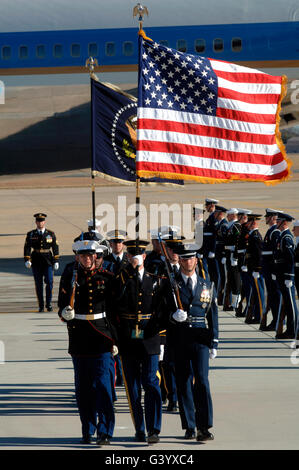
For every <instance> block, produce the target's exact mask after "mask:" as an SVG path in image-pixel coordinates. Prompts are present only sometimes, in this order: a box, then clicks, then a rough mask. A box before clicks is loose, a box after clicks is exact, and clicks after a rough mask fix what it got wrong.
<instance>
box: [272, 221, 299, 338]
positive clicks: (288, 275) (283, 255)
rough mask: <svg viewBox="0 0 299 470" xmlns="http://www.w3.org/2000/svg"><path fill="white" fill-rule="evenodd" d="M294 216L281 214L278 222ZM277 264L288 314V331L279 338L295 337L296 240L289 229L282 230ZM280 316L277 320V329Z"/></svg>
mask: <svg viewBox="0 0 299 470" xmlns="http://www.w3.org/2000/svg"><path fill="white" fill-rule="evenodd" d="M293 219H294V218H293V217H292V216H290V215H289V214H282V213H281V214H279V215H278V218H277V222H278V224H279V222H280V221H284V220H286V221H287V222H290V221H291V220H293ZM274 263H275V266H276V273H275V274H276V279H277V282H278V285H279V289H280V291H281V294H282V298H283V306H284V313H285V315H286V321H287V325H286V331H285V332H283V333H277V334H276V338H277V339H292V338H293V339H295V337H296V333H297V330H298V309H297V305H296V298H295V242H294V238H293V235H292V233H291V231H290V230H289V229H285V230H283V231H282V232H281V235H280V237H279V239H278V243H277V247H276V250H275V252H274ZM279 321H280V317H279V318H278V321H277V329H278V324H279Z"/></svg>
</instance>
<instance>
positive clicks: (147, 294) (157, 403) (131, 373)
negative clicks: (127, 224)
mask: <svg viewBox="0 0 299 470" xmlns="http://www.w3.org/2000/svg"><path fill="white" fill-rule="evenodd" d="M147 243H148V242H145V241H141V240H139V242H138V248H136V241H135V240H132V241H127V242H125V244H126V245H127V250H128V252H129V253H131V254H132V255H133V256H135V255H136V253H138V254H140V253H144V252H145V247H146V245H147ZM139 275H141V276H142V279H140V278H139ZM157 288H158V283H157V277H156V276H154V275H152V274H150V273H148V272H147V271H146V270H145V269H143V270H137V271H136V269H135V268H133V266H132V265H131V264H130V265H129V266H128V267H127V268H125V269H123V270H122V271H121V272H120V273H119V275H118V276H117V278H116V280H115V282H114V286H113V295H112V297H113V299H114V305H113V313H114V325H115V328H116V330H117V335H118V349H119V354H120V356H121V361H122V366H123V377H124V381H125V387H126V392H127V396H128V402H129V406H130V410H131V416H132V419H133V424H134V427H135V433H136V434H135V438H136V440H137V441H145V429H146V430H147V432H148V440H149V442H150V443H155V442H158V440H159V438H158V435H159V433H160V429H161V417H162V399H161V390H160V384H159V379H158V375H157V372H158V368H159V353H160V336H159V331H160V329H159V321H158V319H157V316H156V313H155V304H154V302H155V294H156V289H157ZM141 386H142V387H143V390H144V413H143V407H142V402H141V394H142V393H141V391H142V389H141ZM144 418H145V419H144Z"/></svg>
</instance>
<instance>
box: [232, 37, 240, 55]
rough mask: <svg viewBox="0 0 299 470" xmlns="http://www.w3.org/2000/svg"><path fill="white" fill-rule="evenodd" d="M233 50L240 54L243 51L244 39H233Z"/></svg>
mask: <svg viewBox="0 0 299 470" xmlns="http://www.w3.org/2000/svg"><path fill="white" fill-rule="evenodd" d="M232 50H233V51H234V52H240V51H241V50H242V39H241V38H233V39H232Z"/></svg>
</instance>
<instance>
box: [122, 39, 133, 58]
mask: <svg viewBox="0 0 299 470" xmlns="http://www.w3.org/2000/svg"><path fill="white" fill-rule="evenodd" d="M133 52H134V47H133V43H132V42H131V41H126V42H124V43H123V54H124V55H133Z"/></svg>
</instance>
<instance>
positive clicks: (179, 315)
mask: <svg viewBox="0 0 299 470" xmlns="http://www.w3.org/2000/svg"><path fill="white" fill-rule="evenodd" d="M187 316H188V315H187V312H185V311H184V310H181V309H179V308H178V309H177V311H176V312H174V314H173V315H172V318H173V319H174V320H175V321H178V322H183V321H186V320H187Z"/></svg>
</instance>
